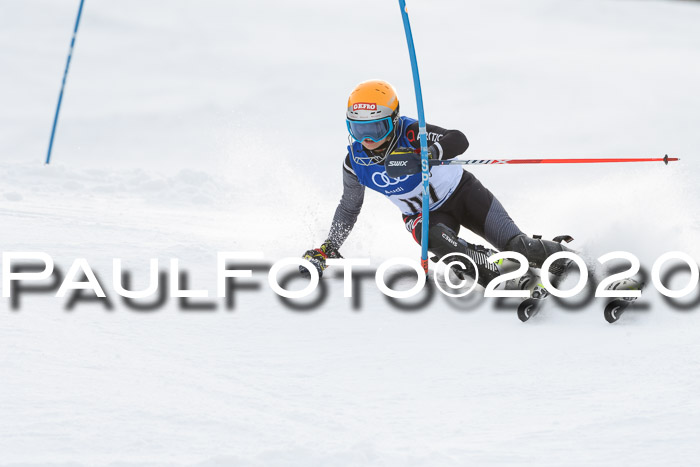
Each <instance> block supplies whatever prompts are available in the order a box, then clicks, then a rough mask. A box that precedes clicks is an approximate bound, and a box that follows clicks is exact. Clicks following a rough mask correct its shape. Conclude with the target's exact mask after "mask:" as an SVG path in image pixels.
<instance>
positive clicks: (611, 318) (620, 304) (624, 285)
mask: <svg viewBox="0 0 700 467" xmlns="http://www.w3.org/2000/svg"><path fill="white" fill-rule="evenodd" d="M643 288H644V283H643V282H639V281H636V280H634V279H622V280H619V281H615V282H613V283H612V284H610V285H609V286H608V287H606V290H639V291H640V292H641V290H642V289H643ZM636 300H637V297H620V298H615V299H614V300H612V301H610V302H608V304H607V305H605V310H604V311H603V316H604V317H605V321H607V322H608V323H610V324H612V323H615V322H617V320H619V319H620V316H622V314H623V313H624V312H625V310H626V309H627V307H629V306H630V304H632V303H633V302H634V301H636Z"/></svg>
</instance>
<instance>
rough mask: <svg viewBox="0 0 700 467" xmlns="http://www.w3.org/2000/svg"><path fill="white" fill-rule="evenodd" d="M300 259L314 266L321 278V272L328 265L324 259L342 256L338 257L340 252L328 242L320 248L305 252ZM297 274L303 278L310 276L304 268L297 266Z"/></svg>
mask: <svg viewBox="0 0 700 467" xmlns="http://www.w3.org/2000/svg"><path fill="white" fill-rule="evenodd" d="M302 258H304V259H305V260H308V261H310V262H311V264H313V265H314V266H316V270H317V271H318V276H319V277H321V276H323V271H324V270H325V269H326V268H327V267H328V265H327V264H326V259H327V258H342V256H340V252H338V250H337V249H336V248H335V247H334V246H333V245H331V243H330V242H324V243H323V245H321V247H320V248H315V249H313V250H307V251H306V253H304V256H302ZM299 272H300V273H301V275H302V276H304V277H310V276H311V273H310V272H309V271H308V270H307V269H306V268H305V267H304V266H299Z"/></svg>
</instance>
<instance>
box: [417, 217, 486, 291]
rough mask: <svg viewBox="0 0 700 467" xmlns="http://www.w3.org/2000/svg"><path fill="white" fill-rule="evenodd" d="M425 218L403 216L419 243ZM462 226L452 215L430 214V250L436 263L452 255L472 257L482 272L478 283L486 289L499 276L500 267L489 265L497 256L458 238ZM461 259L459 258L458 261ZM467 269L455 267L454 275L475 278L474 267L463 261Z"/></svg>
mask: <svg viewBox="0 0 700 467" xmlns="http://www.w3.org/2000/svg"><path fill="white" fill-rule="evenodd" d="M422 222H423V220H422V216H421V215H420V214H418V215H414V216H404V223H405V224H406V229H407V230H408V231H409V232H411V233H412V234H413V238H414V239H415V240H416V242H418V243H420V240H421V226H422ZM458 229H459V223H458V222H457V220H456V219H455V218H454V217H452V216H451V215H449V214H447V213H445V212H442V211H441V210H436V211H432V212H431V213H430V228H429V230H428V232H429V234H428V235H429V238H428V250H429V251H430V252H431V253H432V254H434V255H435V256H434V257H433V260H434V261H437V260H439V259H440V258H442V257H443V256H446V255H449V254H452V253H461V254H464V255H467V256H469V257H470V258H471V259H473V260H474V263H476V265H477V268H478V270H479V279H478V283H479V284H481V285H482V286H484V287H485V286H486V284H488V283H489V282H490V281H491V280H492V279H493V278H494V277H496V276H498V274H499V271H498V267H497V266H496V265H495V264H493V263H489V262H488V261H487V258H488V257H489V256H491V255H492V254H494V253H495V251H494V250H489V249H487V248H485V247H483V246H481V245H474V244H471V243H468V242H466V241H464V240H463V239H461V238H459V237H458V236H457V233H456V231H457V230H458ZM455 259H458V258H455ZM463 263H464V265H465V267H466V269H461V268H458V267H456V266H455V267H453V270H454V272H455V273H456V274H457V275H459V276H461V277H462V278H464V277H465V276H470V277H472V278H473V277H475V272H474V266H473V265H472V263H471V262H469V261H463Z"/></svg>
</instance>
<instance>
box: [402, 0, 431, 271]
mask: <svg viewBox="0 0 700 467" xmlns="http://www.w3.org/2000/svg"><path fill="white" fill-rule="evenodd" d="M399 7H400V8H401V17H402V18H403V28H404V31H406V42H407V43H408V54H409V55H410V56H411V70H412V71H413V87H414V88H415V89H416V105H417V106H418V138H419V139H420V160H421V174H422V175H421V179H422V181H423V220H422V222H423V225H422V228H421V257H420V262H421V265H422V266H423V270H424V271H425V273H426V274H428V225H429V217H430V168H429V167H428V135H427V131H426V129H425V114H424V113H423V93H422V92H421V87H420V76H418V61H417V60H416V49H415V47H414V46H413V34H411V23H410V22H409V20H408V11H407V9H406V2H405V1H404V0H399Z"/></svg>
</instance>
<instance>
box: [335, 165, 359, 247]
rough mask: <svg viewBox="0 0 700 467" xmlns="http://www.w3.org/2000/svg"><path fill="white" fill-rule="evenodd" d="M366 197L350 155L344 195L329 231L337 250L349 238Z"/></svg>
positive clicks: (344, 180)
mask: <svg viewBox="0 0 700 467" xmlns="http://www.w3.org/2000/svg"><path fill="white" fill-rule="evenodd" d="M364 199H365V187H364V185H362V184H360V182H359V181H358V180H357V175H355V172H354V171H353V169H352V165H351V164H350V155H349V154H348V156H347V157H346V158H345V161H344V163H343V196H342V197H341V198H340V203H338V207H337V208H336V210H335V215H334V216H333V221H332V222H331V229H330V232H329V233H328V239H327V240H326V241H327V242H329V243H330V244H331V245H332V246H333V248H335V249H336V250H337V249H339V248H340V247H341V245H342V244H343V243H344V242H345V239H347V238H348V235H349V234H350V231H351V230H352V228H353V227H354V226H355V222H356V221H357V216H358V215H359V214H360V210H361V209H362V203H363V201H364Z"/></svg>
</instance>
